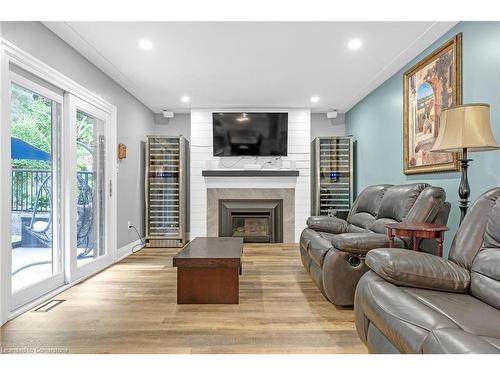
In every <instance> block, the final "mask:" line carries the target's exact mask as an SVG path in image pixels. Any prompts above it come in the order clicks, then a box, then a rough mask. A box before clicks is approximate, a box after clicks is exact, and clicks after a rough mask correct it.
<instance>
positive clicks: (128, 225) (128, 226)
mask: <svg viewBox="0 0 500 375" xmlns="http://www.w3.org/2000/svg"><path fill="white" fill-rule="evenodd" d="M127 228H128V229H130V228H132V223H131V222H130V220H129V221H127Z"/></svg>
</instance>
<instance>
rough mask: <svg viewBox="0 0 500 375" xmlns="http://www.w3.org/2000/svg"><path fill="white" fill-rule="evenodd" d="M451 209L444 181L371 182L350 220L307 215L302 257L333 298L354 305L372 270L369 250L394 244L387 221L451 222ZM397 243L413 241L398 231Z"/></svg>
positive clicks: (402, 245) (399, 245) (356, 202)
mask: <svg viewBox="0 0 500 375" xmlns="http://www.w3.org/2000/svg"><path fill="white" fill-rule="evenodd" d="M449 211H450V204H449V203H448V202H446V194H445V192H444V190H443V189H442V188H439V187H433V186H430V185H428V184H424V183H415V184H409V185H374V186H369V187H367V188H366V189H365V190H363V191H362V192H361V193H360V194H359V196H358V198H357V199H356V201H355V202H354V204H353V207H352V209H351V210H350V212H349V214H348V216H347V219H346V220H343V219H340V218H337V217H329V216H311V217H310V218H309V219H308V220H307V226H308V228H306V229H304V231H303V232H302V234H301V236H300V253H301V258H302V263H303V265H304V267H305V269H306V270H307V271H308V272H309V274H310V275H311V277H312V279H313V281H314V283H315V284H316V285H317V286H318V288H319V289H320V291H321V293H323V295H324V296H325V297H326V298H327V299H328V300H329V301H330V302H332V303H334V304H335V305H340V306H349V305H353V303H354V291H355V289H356V285H357V283H358V281H359V279H360V278H361V276H363V274H365V273H366V272H367V271H368V267H367V266H366V265H365V255H366V253H367V252H368V251H369V250H371V249H374V248H379V247H387V246H389V240H388V237H387V229H386V228H385V226H384V225H385V224H386V223H394V222H401V221H403V220H407V221H414V222H438V223H442V224H446V222H447V221H448V215H449ZM429 243H431V244H434V242H429ZM395 245H396V246H398V247H405V246H408V245H409V239H405V238H397V237H396V238H395ZM422 246H424V247H425V245H422ZM430 251H432V250H430ZM434 251H435V250H434Z"/></svg>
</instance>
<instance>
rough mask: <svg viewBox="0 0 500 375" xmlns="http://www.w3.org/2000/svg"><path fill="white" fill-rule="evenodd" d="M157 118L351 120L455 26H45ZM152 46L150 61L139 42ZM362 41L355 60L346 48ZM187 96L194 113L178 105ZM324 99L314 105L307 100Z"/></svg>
mask: <svg viewBox="0 0 500 375" xmlns="http://www.w3.org/2000/svg"><path fill="white" fill-rule="evenodd" d="M44 24H45V25H46V26H47V27H48V28H50V29H51V30H52V31H53V32H55V33H56V34H57V35H58V36H59V37H61V38H62V39H63V40H65V41H66V42H67V43H69V44H70V45H71V46H72V47H73V48H75V49H76V50H77V51H79V52H80V53H81V54H82V55H84V56H85V57H87V58H88V59H89V60H90V61H91V62H92V63H94V64H95V65H97V66H98V67H99V68H100V69H101V70H103V71H104V72H105V73H106V74H108V75H109V76H110V77H111V78H113V79H114V80H115V81H116V82H118V83H119V84H120V85H122V86H123V87H124V88H125V89H127V90H128V91H129V92H130V93H132V94H133V95H134V96H135V97H137V98H138V99H139V100H140V101H142V102H143V103H144V104H145V105H146V106H148V107H149V108H150V109H151V110H153V111H154V112H157V113H158V112H161V110H163V109H170V110H174V111H176V112H185V111H188V110H189V109H190V108H231V107H264V108H267V107H286V108H288V107H297V108H311V109H312V111H313V112H323V111H326V110H328V109H337V110H339V111H340V112H345V111H346V110H348V109H350V108H351V107H352V106H353V105H354V104H356V103H357V102H358V101H360V100H361V99H362V98H363V97H365V96H366V95H367V94H369V93H370V92H371V91H372V90H373V89H375V88H376V87H377V86H378V85H380V84H381V83H382V82H384V81H385V80H386V79H387V78H389V77H390V76H391V75H393V74H394V73H396V72H397V71H398V70H399V69H401V67H403V66H404V65H405V64H406V63H408V62H409V61H410V60H411V59H413V58H414V57H415V56H417V55H418V54H419V53H420V52H422V51H423V50H424V49H425V48H426V47H427V46H429V44H431V43H432V42H433V41H435V40H436V39H437V38H439V37H440V36H442V35H443V34H444V33H445V32H446V31H448V30H449V29H450V28H451V27H453V26H454V25H455V24H456V23H455V22H45V23H44ZM143 38H147V39H150V40H151V41H152V42H153V45H154V46H153V48H152V49H151V50H150V51H144V50H141V49H140V48H139V47H138V42H139V40H140V39H143ZM352 38H360V39H361V40H362V41H363V47H362V48H361V49H360V50H358V51H351V50H349V49H348V48H347V42H348V41H349V40H350V39H352ZM183 95H188V96H189V97H190V98H191V102H190V103H187V104H185V103H182V102H181V101H180V97H181V96H183ZM313 95H318V96H319V97H320V98H321V99H320V101H319V102H318V103H316V104H312V103H311V102H310V98H311V96H313Z"/></svg>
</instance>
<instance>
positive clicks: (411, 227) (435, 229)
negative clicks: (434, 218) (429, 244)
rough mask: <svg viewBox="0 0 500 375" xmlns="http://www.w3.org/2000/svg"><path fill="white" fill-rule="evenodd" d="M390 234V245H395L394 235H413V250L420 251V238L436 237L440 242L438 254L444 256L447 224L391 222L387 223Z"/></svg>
mask: <svg viewBox="0 0 500 375" xmlns="http://www.w3.org/2000/svg"><path fill="white" fill-rule="evenodd" d="M385 227H386V228H387V235H388V236H389V247H394V237H395V236H402V237H411V238H412V240H413V250H415V251H418V245H419V243H420V241H419V239H422V238H434V239H436V241H437V243H438V256H440V257H442V256H443V240H444V232H446V231H447V230H448V227H447V226H446V225H442V224H430V223H410V222H408V223H405V222H402V223H389V224H385Z"/></svg>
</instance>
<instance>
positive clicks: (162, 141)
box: [144, 135, 189, 247]
mask: <svg viewBox="0 0 500 375" xmlns="http://www.w3.org/2000/svg"><path fill="white" fill-rule="evenodd" d="M188 147H189V143H188V141H187V140H186V139H185V138H184V137H182V136H181V137H166V136H156V135H151V136H147V137H146V157H145V162H146V168H145V170H146V181H145V186H144V187H145V193H146V204H145V207H146V214H145V221H146V223H145V228H146V245H147V246H148V247H182V246H184V244H185V243H186V241H187V239H186V229H187V228H186V226H187V208H188V205H187V200H188V195H187V173H188V171H187V166H188V160H187V157H188Z"/></svg>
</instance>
